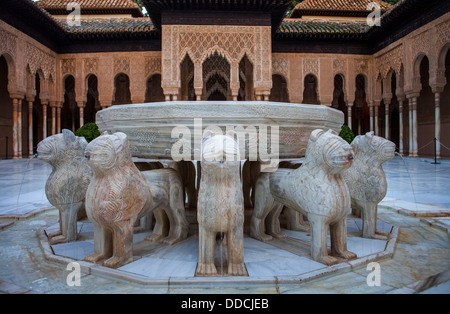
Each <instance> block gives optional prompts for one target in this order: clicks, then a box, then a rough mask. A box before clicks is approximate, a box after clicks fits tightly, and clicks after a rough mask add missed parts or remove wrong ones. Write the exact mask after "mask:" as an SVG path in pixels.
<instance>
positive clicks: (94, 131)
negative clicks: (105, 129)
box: [75, 122, 100, 143]
mask: <svg viewBox="0 0 450 314" xmlns="http://www.w3.org/2000/svg"><path fill="white" fill-rule="evenodd" d="M75 135H76V136H83V137H84V138H85V139H86V141H87V142H88V143H89V142H90V141H92V140H93V139H95V138H96V137H99V136H100V131H99V130H98V126H97V124H95V123H94V122H91V123H86V124H85V125H83V126H82V127H81V128H79V129H78V130H77V131H76V132H75Z"/></svg>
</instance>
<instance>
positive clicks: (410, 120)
mask: <svg viewBox="0 0 450 314" xmlns="http://www.w3.org/2000/svg"><path fill="white" fill-rule="evenodd" d="M412 108H413V100H412V98H408V118H409V119H408V120H409V121H408V122H409V136H408V138H409V155H410V156H412V155H413V150H414V148H413V128H414V124H413V109H412Z"/></svg>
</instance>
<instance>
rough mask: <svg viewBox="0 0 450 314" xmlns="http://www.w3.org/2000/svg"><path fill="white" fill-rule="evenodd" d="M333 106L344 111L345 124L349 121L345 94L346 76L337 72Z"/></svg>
mask: <svg viewBox="0 0 450 314" xmlns="http://www.w3.org/2000/svg"><path fill="white" fill-rule="evenodd" d="M331 107H333V108H334V109H338V110H340V111H342V112H343V113H344V115H345V120H344V121H345V122H344V124H347V123H348V110H347V105H346V103H345V94H344V77H343V76H342V75H341V74H336V75H335V76H334V90H333V101H332V102H331Z"/></svg>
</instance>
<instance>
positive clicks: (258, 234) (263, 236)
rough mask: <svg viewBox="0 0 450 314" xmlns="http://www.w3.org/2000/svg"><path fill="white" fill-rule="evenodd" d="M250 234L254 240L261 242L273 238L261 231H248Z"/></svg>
mask: <svg viewBox="0 0 450 314" xmlns="http://www.w3.org/2000/svg"><path fill="white" fill-rule="evenodd" d="M250 236H251V237H252V238H254V239H256V240H259V241H262V242H268V241H270V240H272V239H273V237H272V236H270V235H268V234H265V233H261V232H252V231H250Z"/></svg>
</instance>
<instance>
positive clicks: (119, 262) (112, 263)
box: [103, 256, 132, 268]
mask: <svg viewBox="0 0 450 314" xmlns="http://www.w3.org/2000/svg"><path fill="white" fill-rule="evenodd" d="M131 260H132V258H123V257H119V256H113V257H111V258H109V259H107V260H106V261H105V262H104V263H103V266H105V267H109V268H118V267H120V266H123V265H125V264H127V263H128V262H130V261H131Z"/></svg>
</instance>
